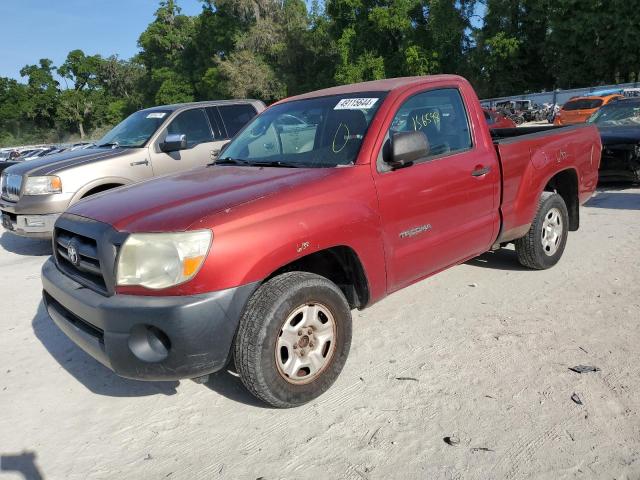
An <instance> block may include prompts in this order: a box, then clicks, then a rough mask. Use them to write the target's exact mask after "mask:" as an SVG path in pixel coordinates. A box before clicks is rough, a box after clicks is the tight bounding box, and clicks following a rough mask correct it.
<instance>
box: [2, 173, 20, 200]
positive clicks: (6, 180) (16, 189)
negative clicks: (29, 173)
mask: <svg viewBox="0 0 640 480" xmlns="http://www.w3.org/2000/svg"><path fill="white" fill-rule="evenodd" d="M21 188H22V175H13V174H11V173H4V172H3V173H2V178H0V191H1V196H2V198H3V199H4V200H8V201H10V202H17V201H18V200H19V199H20V189H21Z"/></svg>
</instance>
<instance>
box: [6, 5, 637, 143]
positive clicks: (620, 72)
mask: <svg viewBox="0 0 640 480" xmlns="http://www.w3.org/2000/svg"><path fill="white" fill-rule="evenodd" d="M201 2H202V11H201V12H200V13H199V14H198V15H195V16H187V15H184V14H182V12H181V10H180V7H179V5H178V2H177V0H161V1H159V4H158V9H157V10H156V12H155V18H154V19H153V21H152V22H151V23H150V24H149V25H148V26H147V28H146V29H145V30H144V31H143V32H142V33H141V34H140V36H139V39H138V46H139V47H140V52H139V54H137V55H136V56H135V57H134V58H132V59H128V60H127V59H120V58H118V57H117V56H110V57H106V58H103V57H101V56H100V55H87V54H85V52H83V51H82V50H79V49H76V50H72V51H71V52H69V54H68V56H67V58H66V59H65V61H64V62H63V63H62V64H61V65H60V66H59V67H57V68H56V67H55V66H54V65H53V63H52V62H51V60H48V59H41V60H40V61H39V62H38V63H36V64H31V65H26V66H25V67H24V68H23V69H22V70H21V71H20V74H21V75H22V77H23V81H22V82H18V81H16V80H13V79H9V78H0V145H5V144H11V143H16V142H31V141H34V142H40V141H57V140H63V139H64V138H66V137H67V136H68V135H70V134H71V135H80V136H84V135H86V134H88V135H93V133H92V132H103V131H104V130H105V129H107V128H108V127H109V126H112V125H114V124H116V123H117V122H119V121H120V120H122V119H123V118H124V117H126V116H127V115H128V114H130V113H132V112H133V111H135V110H138V109H140V108H142V107H147V106H152V105H158V104H169V103H179V102H188V101H194V100H195V101H197V100H206V99H216V98H231V97H256V98H260V99H262V100H265V101H267V102H271V101H274V100H278V99H280V98H282V97H284V96H288V95H295V94H298V93H302V92H306V91H310V90H315V89H319V88H325V87H329V86H332V85H336V84H344V83H352V82H359V81H365V80H373V79H379V78H389V77H398V76H405V75H431V74H436V73H457V74H461V75H464V76H466V77H468V78H469V79H470V80H471V81H472V83H473V84H474V86H475V87H476V89H477V90H478V92H479V95H480V96H482V97H486V96H498V95H509V94H516V93H523V92H528V91H540V90H543V89H552V88H557V87H576V86H586V85H593V84H597V83H609V82H618V81H634V80H635V81H638V80H640V78H639V75H640V49H639V48H637V38H638V34H639V33H640V28H639V25H640V9H639V8H637V5H636V4H635V3H634V2H629V1H627V0H608V1H606V2H605V1H603V0H598V1H584V0H313V1H312V2H307V1H305V0H201ZM479 12H482V13H483V18H482V19H478V18H477V14H478V13H479ZM474 18H475V20H474V22H473V23H472V22H471V20H472V19H474ZM87 132H88V133H87ZM96 135H97V134H96Z"/></svg>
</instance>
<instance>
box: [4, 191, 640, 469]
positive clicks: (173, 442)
mask: <svg viewBox="0 0 640 480" xmlns="http://www.w3.org/2000/svg"><path fill="white" fill-rule="evenodd" d="M49 254H50V247H49V244H48V243H47V242H41V241H29V240H25V239H20V238H16V237H13V236H11V235H10V234H8V233H4V234H3V235H2V237H1V238H0V299H1V306H2V309H1V310H0V455H1V456H2V461H1V462H2V463H1V466H0V480H13V479H22V478H29V479H30V478H47V479H69V480H72V479H85V478H91V479H114V478H118V479H121V478H135V479H163V478H170V479H195V478H206V479H216V478H228V479H248V480H255V479H257V478H264V479H266V480H272V479H306V478H314V479H356V480H360V479H396V478H398V479H405V480H408V479H494V478H495V479H518V478H549V479H563V478H598V479H603V478H608V479H614V478H615V479H638V478H640V188H631V187H624V186H618V187H607V188H601V189H600V190H599V191H598V193H597V195H596V196H595V197H594V198H593V199H592V200H590V201H589V203H588V204H587V206H586V207H584V208H583V209H582V227H581V229H580V231H578V232H575V233H571V234H570V236H569V241H568V245H567V249H566V251H565V254H564V257H563V259H562V260H561V262H560V263H559V264H558V265H557V266H556V267H555V268H553V269H551V270H548V271H542V272H535V271H528V270H525V269H523V268H521V267H520V266H519V265H518V263H517V262H516V259H515V255H514V252H513V251H512V250H511V249H504V250H501V251H499V252H495V253H489V254H485V255H484V256H482V257H480V258H478V259H475V260H473V261H470V262H468V263H466V264H464V265H460V266H458V267H455V268H452V269H450V270H448V271H446V272H443V273H441V274H439V275H437V276H435V277H432V278H430V279H428V280H426V281H423V282H420V283H418V284H416V285H414V286H412V287H410V288H407V289H405V290H403V291H401V292H399V293H396V294H394V295H392V296H390V297H389V298H387V299H385V300H384V301H382V302H380V303H379V304H376V305H374V306H373V307H371V308H369V309H367V310H365V311H362V312H358V313H355V315H354V322H355V326H354V334H353V345H352V349H351V354H350V357H349V360H348V362H347V365H346V367H345V369H344V371H343V372H342V375H341V376H340V378H339V379H338V381H337V383H336V384H335V385H334V386H333V388H332V389H331V390H329V392H328V393H326V394H325V395H323V396H322V397H320V398H319V399H318V400H317V401H315V402H313V403H311V404H308V405H306V406H303V407H301V408H297V409H291V410H285V411H283V410H273V409H269V408H265V406H264V405H261V404H259V403H257V402H256V401H255V400H254V399H253V398H252V397H250V396H249V394H247V393H246V392H245V391H244V389H243V388H242V386H241V384H240V382H239V380H238V379H237V378H236V377H234V376H232V375H230V374H227V373H225V374H219V375H216V376H215V377H213V379H212V380H211V381H210V382H209V383H208V384H204V385H199V384H196V383H194V382H192V381H182V382H179V383H178V382H174V383H141V382H135V381H129V380H124V379H121V378H119V377H117V376H115V375H114V374H112V373H111V372H110V371H109V370H107V369H106V368H104V367H102V366H101V365H100V364H98V363H97V362H96V361H94V360H93V359H92V358H90V357H89V356H87V355H86V354H85V353H83V352H82V351H81V350H80V349H78V348H77V347H76V346H75V345H74V344H72V343H71V342H70V341H69V340H67V338H66V337H65V336H64V335H63V334H62V333H61V332H60V331H59V330H58V329H57V328H56V327H55V325H54V324H53V323H52V322H51V321H50V320H49V318H48V317H47V314H46V313H45V311H44V309H43V306H42V303H41V301H40V295H41V292H40V288H41V287H40V273H39V272H40V267H41V265H42V263H43V262H44V261H45V259H46V258H47V256H48V255H49ZM579 364H583V365H594V366H597V367H598V368H599V369H600V371H598V372H592V373H583V374H578V373H574V372H572V371H570V370H569V369H568V367H571V366H574V365H579ZM574 393H575V394H576V395H577V397H578V398H579V399H580V401H581V402H582V405H578V404H577V403H575V402H574V401H572V400H571V396H572V395H573V394H574ZM444 437H454V441H453V442H451V443H453V445H449V444H447V443H445V442H444V441H443V438H444ZM455 440H458V443H456V442H455Z"/></svg>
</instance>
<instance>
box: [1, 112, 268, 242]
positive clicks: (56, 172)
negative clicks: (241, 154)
mask: <svg viewBox="0 0 640 480" xmlns="http://www.w3.org/2000/svg"><path fill="white" fill-rule="evenodd" d="M264 108H265V106H264V103H262V102H261V101H259V100H220V101H212V102H197V103H188V104H179V105H166V106H160V107H153V108H149V109H146V110H140V111H138V112H136V113H134V114H132V115H130V116H129V117H127V118H126V119H125V120H123V121H122V122H121V123H120V124H118V125H117V126H116V127H115V128H113V130H111V131H110V132H109V133H107V134H106V135H105V136H104V137H103V138H102V139H101V140H100V141H98V142H97V143H96V145H95V147H93V148H88V149H85V150H76V151H70V152H63V153H60V154H57V155H51V156H48V157H44V158H42V159H37V160H30V161H26V162H23V163H19V164H16V165H13V166H11V167H9V168H7V169H6V170H4V171H3V172H2V176H1V177H0V186H1V192H2V193H1V196H0V211H1V212H2V225H3V226H4V228H5V229H7V230H8V231H10V232H13V233H15V234H18V235H22V236H25V237H37V238H50V237H51V232H52V231H53V224H54V223H55V221H56V219H57V218H58V216H59V215H60V214H61V213H62V212H64V211H65V210H66V209H67V208H68V207H69V206H70V205H73V204H74V203H75V202H77V201H78V200H80V199H82V198H86V197H88V196H90V195H94V194H96V193H99V192H103V191H105V190H109V189H111V188H115V187H119V186H122V185H127V184H130V183H134V182H139V181H142V180H146V179H148V178H151V177H155V176H158V175H165V174H168V173H173V172H177V171H181V170H189V169H192V168H195V167H199V166H202V165H205V164H207V163H210V162H212V161H214V160H215V158H216V156H217V155H218V153H219V151H220V148H221V147H222V146H223V145H224V144H225V143H226V142H227V141H228V140H229V139H230V138H231V137H233V136H234V135H235V134H236V133H237V132H238V131H239V130H240V129H241V128H242V127H243V126H244V125H246V123H247V122H248V121H249V120H251V119H252V118H253V117H254V116H255V115H256V114H258V113H260V112H261V111H262V110H264Z"/></svg>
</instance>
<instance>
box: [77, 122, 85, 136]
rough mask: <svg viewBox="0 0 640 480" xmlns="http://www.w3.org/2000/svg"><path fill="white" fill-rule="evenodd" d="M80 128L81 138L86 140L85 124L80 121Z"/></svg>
mask: <svg viewBox="0 0 640 480" xmlns="http://www.w3.org/2000/svg"><path fill="white" fill-rule="evenodd" d="M78 130H80V140H84V125H83V124H82V122H78Z"/></svg>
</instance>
